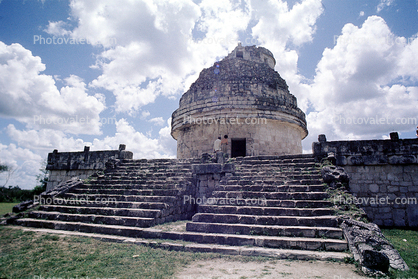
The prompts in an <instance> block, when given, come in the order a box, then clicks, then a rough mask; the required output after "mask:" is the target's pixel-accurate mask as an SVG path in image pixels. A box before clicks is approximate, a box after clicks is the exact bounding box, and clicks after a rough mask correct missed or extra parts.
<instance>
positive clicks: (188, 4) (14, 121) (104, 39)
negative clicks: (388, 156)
mask: <svg viewBox="0 0 418 279" xmlns="http://www.w3.org/2000/svg"><path fill="white" fill-rule="evenodd" d="M417 13H418V3H417V1H416V0H368V1H367V0H322V1H321V0H300V1H291V0H289V1H284V0H269V1H267V0H199V1H198V0H196V1H191V0H171V1H151V0H149V1H145V0H137V1H133V0H72V1H67V0H65V1H64V0H43V1H37V0H2V1H0V97H1V101H0V162H1V163H5V164H8V165H9V166H10V167H11V168H12V169H13V170H14V172H13V173H11V177H10V178H9V179H8V181H7V185H19V186H20V187H22V188H27V189H29V188H32V187H33V186H35V184H36V179H35V177H36V175H37V174H39V168H40V167H41V164H42V162H43V161H45V159H46V158H47V155H48V153H49V152H52V151H53V150H54V149H58V150H59V151H80V150H83V147H84V146H85V145H88V146H91V150H104V149H116V148H117V147H118V145H119V144H120V143H125V144H126V145H127V149H128V150H131V151H133V152H134V158H161V157H175V156H176V142H175V140H174V139H172V137H171V135H170V120H171V119H170V117H171V113H172V112H173V111H174V110H175V109H177V107H178V101H179V99H180V97H181V95H182V94H183V93H184V92H185V91H187V89H188V88H189V86H190V84H191V83H192V82H194V81H195V80H196V79H197V77H198V74H199V72H200V71H201V70H202V69H203V68H206V67H209V66H211V65H212V64H213V63H214V62H216V61H218V60H220V59H222V58H223V57H225V56H226V55H227V54H228V53H229V52H231V51H232V50H233V49H234V48H235V47H236V45H237V44H238V42H242V44H243V45H253V44H256V45H260V46H264V47H266V48H268V49H269V50H270V51H272V53H273V54H274V56H275V58H276V61H277V65H276V68H275V69H276V71H278V72H279V73H280V75H281V76H282V77H283V78H284V79H285V80H286V81H287V84H288V85H289V90H290V92H291V93H292V94H294V95H295V96H296V97H297V98H298V104H299V107H300V108H301V109H302V110H303V111H304V112H305V113H306V117H307V122H308V130H309V135H308V137H307V138H306V139H305V140H304V141H303V149H304V152H305V153H307V152H310V149H311V145H312V142H313V141H316V139H317V136H318V134H326V135H327V138H328V140H345V139H351V140H354V139H383V138H387V137H388V135H389V133H390V132H392V131H398V132H399V133H400V137H401V138H413V137H415V132H414V129H415V127H416V126H417V125H418V123H417V121H418V120H417V118H418V115H417V107H418V83H417V78H418V71H417V70H416V69H417V66H418V39H417V33H418V15H417ZM6 176H7V174H6V173H3V174H2V175H1V176H0V185H4V184H5V183H6V179H7V177H6Z"/></svg>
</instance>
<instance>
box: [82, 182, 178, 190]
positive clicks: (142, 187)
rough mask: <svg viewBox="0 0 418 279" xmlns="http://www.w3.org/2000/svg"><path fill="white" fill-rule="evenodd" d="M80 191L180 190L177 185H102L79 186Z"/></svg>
mask: <svg viewBox="0 0 418 279" xmlns="http://www.w3.org/2000/svg"><path fill="white" fill-rule="evenodd" d="M77 188H78V189H97V190H101V189H115V190H153V189H156V190H178V185H177V184H167V183H161V184H151V183H150V184H143V185H141V184H128V185H126V184H125V185H124V184H112V185H102V184H96V183H95V184H84V185H80V186H77Z"/></svg>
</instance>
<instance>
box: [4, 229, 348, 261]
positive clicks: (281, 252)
mask: <svg viewBox="0 0 418 279" xmlns="http://www.w3.org/2000/svg"><path fill="white" fill-rule="evenodd" d="M10 228H16V229H21V230H23V231H32V232H40V233H48V234H59V235H63V236H78V237H91V238H94V239H97V240H101V241H105V242H116V243H131V244H136V245H142V246H146V247H152V248H161V249H165V250H169V251H185V252H197V253H219V254H225V255H241V256H253V257H269V258H275V259H291V260H305V261H306V260H322V261H336V262H344V261H345V260H346V259H347V258H349V257H351V255H350V254H349V253H345V252H327V251H309V250H292V249H275V248H262V247H256V246H255V247H254V246H253V247H246V246H229V245H219V244H199V243H187V242H183V243H178V242H176V241H172V240H167V241H164V242H161V241H159V242H157V241H155V240H153V239H144V238H132V237H125V236H117V235H106V234H95V233H83V232H77V231H63V230H51V229H40V228H29V227H19V226H12V227H10Z"/></svg>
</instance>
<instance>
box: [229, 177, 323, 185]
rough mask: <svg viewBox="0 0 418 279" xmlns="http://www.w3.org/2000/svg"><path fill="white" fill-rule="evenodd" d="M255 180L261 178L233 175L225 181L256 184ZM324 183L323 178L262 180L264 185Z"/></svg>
mask: <svg viewBox="0 0 418 279" xmlns="http://www.w3.org/2000/svg"><path fill="white" fill-rule="evenodd" d="M254 180H259V179H257V178H256V179H251V178H248V179H242V178H237V177H231V178H229V179H228V180H226V182H225V183H224V184H225V185H242V186H244V185H254V184H255V182H254ZM322 183H323V181H322V179H302V180H294V179H287V180H286V179H283V180H270V181H269V180H265V182H262V184H264V185H269V184H270V185H271V184H276V185H284V184H289V185H321V184H322Z"/></svg>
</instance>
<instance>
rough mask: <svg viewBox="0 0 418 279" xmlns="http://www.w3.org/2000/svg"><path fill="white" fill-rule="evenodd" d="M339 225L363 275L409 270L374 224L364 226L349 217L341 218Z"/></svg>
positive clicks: (362, 223)
mask: <svg viewBox="0 0 418 279" xmlns="http://www.w3.org/2000/svg"><path fill="white" fill-rule="evenodd" d="M339 224H340V227H341V228H342V230H343V233H344V236H345V238H346V240H347V242H348V246H349V248H350V251H351V253H352V254H353V256H354V260H355V261H356V262H358V263H359V265H360V266H361V270H362V271H363V272H364V273H365V274H367V275H371V276H376V275H386V274H385V273H387V272H388V271H389V267H391V268H393V269H397V270H401V271H407V270H409V268H408V265H407V264H406V262H405V261H404V260H403V259H402V257H401V255H400V254H399V253H398V251H397V250H396V249H395V248H394V247H393V245H392V244H391V243H390V242H389V240H387V239H386V238H385V236H384V235H383V233H382V231H381V230H380V229H379V227H378V226H377V225H376V224H374V223H369V224H366V223H364V222H361V221H356V220H353V219H351V217H349V216H341V217H340V218H339Z"/></svg>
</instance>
